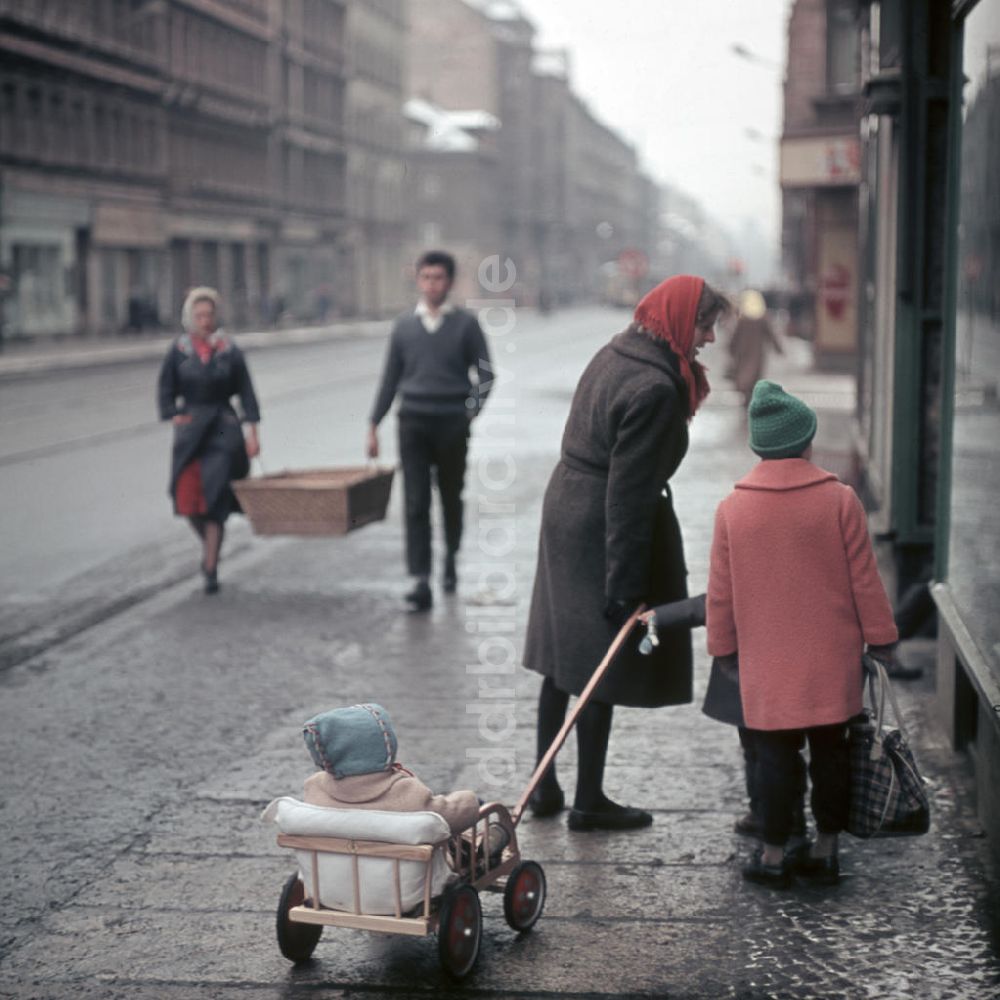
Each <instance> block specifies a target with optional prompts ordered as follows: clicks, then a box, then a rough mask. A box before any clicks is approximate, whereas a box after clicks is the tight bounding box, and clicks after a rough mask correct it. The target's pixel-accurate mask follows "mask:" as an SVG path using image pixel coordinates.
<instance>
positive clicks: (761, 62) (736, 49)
mask: <svg viewBox="0 0 1000 1000" xmlns="http://www.w3.org/2000/svg"><path fill="white" fill-rule="evenodd" d="M729 51H730V52H732V53H733V55H735V56H739V57H740V58H741V59H745V60H746V61H747V62H751V63H756V64H757V65H758V66H765V67H766V68H767V69H770V70H775V71H776V72H779V73H780V72H781V71H782V70H783V69H784V66H782V65H781V63H779V62H775V60H773V59H768V58H767V57H766V56H761V55H758V54H757V53H756V52H754V51H753V49H748V48H747V47H746V46H745V45H744V44H743V43H742V42H733V44H732V45H730V46H729Z"/></svg>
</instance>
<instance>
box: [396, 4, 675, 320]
mask: <svg viewBox="0 0 1000 1000" xmlns="http://www.w3.org/2000/svg"><path fill="white" fill-rule="evenodd" d="M411 28H412V30H411V35H410V93H411V95H412V97H413V98H415V99H416V100H418V101H426V102H428V103H429V104H431V105H433V106H435V107H438V108H440V109H443V110H444V111H448V112H452V113H454V114H457V115H463V114H465V115H469V116H475V115H487V116H490V117H492V118H493V119H495V120H496V122H497V124H498V127H497V129H496V131H495V132H494V133H491V134H490V135H489V136H488V137H484V138H481V139H480V140H478V141H477V143H476V156H477V157H479V160H480V169H481V171H482V173H481V174H480V179H479V181H478V183H476V191H475V192H473V193H470V195H469V196H468V197H467V198H466V199H465V200H464V201H463V202H461V203H458V204H451V205H449V206H447V207H445V205H444V204H443V203H441V204H440V205H439V208H438V212H439V214H438V215H436V216H435V215H433V213H432V214H431V215H428V211H429V210H430V208H431V206H430V204H429V203H428V200H427V198H426V197H422V196H419V195H418V199H417V201H418V206H419V210H418V211H417V214H416V217H415V229H414V234H415V240H416V242H417V243H420V242H423V244H424V245H427V243H428V242H430V241H429V237H437V238H438V239H439V241H440V242H442V243H444V244H446V245H449V246H457V247H460V248H461V250H462V253H463V254H466V255H468V256H469V257H471V258H478V260H482V259H484V258H486V257H488V256H490V255H493V254H498V255H500V256H501V257H502V258H504V257H510V258H511V260H513V262H514V264H515V267H516V272H517V281H516V283H515V285H514V286H513V288H512V289H511V290H510V291H509V292H508V293H505V294H510V295H511V296H512V297H513V298H514V299H515V301H517V302H518V303H519V304H526V305H537V306H541V307H542V308H548V307H550V306H552V305H556V304H558V303H561V302H562V303H565V302H570V301H572V300H574V299H579V298H583V297H594V296H596V295H598V294H599V293H600V290H601V281H602V277H601V268H602V265H604V264H606V263H608V262H611V263H612V264H615V262H617V260H618V258H619V257H620V256H621V254H622V252H623V251H635V252H636V253H637V254H639V255H641V257H642V259H645V260H648V259H649V257H650V256H651V255H652V253H653V251H654V250H655V246H656V242H657V240H658V235H657V231H658V222H659V212H658V209H657V207H656V205H655V186H654V185H653V184H652V182H651V181H650V180H649V179H648V178H646V177H645V176H644V175H643V174H642V173H641V171H640V169H639V166H638V161H637V156H636V152H635V150H634V149H633V148H632V146H630V145H629V144H628V143H626V142H624V141H623V140H622V139H621V137H620V136H618V135H617V134H616V133H615V132H614V131H613V130H612V129H610V128H608V127H607V125H605V124H604V123H602V122H600V121H599V120H598V119H597V118H596V116H594V115H593V114H592V113H591V111H590V110H589V109H588V108H587V107H586V106H585V104H584V103H583V102H582V101H581V100H580V99H579V97H578V96H577V95H576V94H574V92H573V90H572V86H571V81H570V72H569V62H568V59H567V58H566V56H565V54H564V53H558V52H539V51H537V50H536V48H535V44H534V37H535V31H534V28H533V26H532V24H531V22H530V21H529V20H528V18H527V17H526V16H525V15H524V13H523V11H522V10H521V9H520V7H519V6H518V5H516V4H514V3H511V2H509V0H440V2H435V4H434V5H433V10H432V12H431V13H428V14H426V15H424V16H421V17H420V18H419V19H418V18H414V19H413V22H412V25H411ZM456 38H461V44H460V45H456V44H454V39H456ZM467 120H470V121H471V120H473V119H472V118H469V119H467ZM420 135H422V136H423V137H424V138H426V135H427V133H420ZM439 152H440V154H441V155H440V157H439V158H437V159H435V158H434V157H433V156H430V155H429V153H428V150H427V149H423V150H421V151H420V152H419V153H418V154H417V158H416V159H415V160H414V170H415V179H414V184H416V185H417V187H418V190H423V189H424V188H425V187H426V188H428V189H429V190H430V192H432V193H431V195H430V197H431V198H434V197H438V198H439V199H440V198H444V199H448V198H449V196H450V195H451V193H452V191H457V190H460V189H461V188H459V187H454V188H448V189H447V191H446V192H445V193H444V194H443V196H441V195H435V194H433V192H435V191H437V190H438V189H439V188H440V187H441V185H440V184H439V182H438V180H437V179H435V178H436V176H437V175H441V176H444V173H447V174H448V175H449V176H453V175H454V171H455V170H456V169H458V167H459V165H460V164H463V165H464V167H465V168H466V170H467V171H468V172H469V173H470V174H471V173H472V172H473V163H472V160H471V159H470V158H469V157H468V156H466V157H465V158H462V157H461V156H460V155H459V153H458V151H455V150H452V151H448V152H445V151H439ZM467 152H468V151H467ZM427 171H430V173H431V175H432V176H430V177H429V179H423V173H426V172H427ZM443 172H444V173H443ZM454 183H455V184H457V183H458V182H457V180H456V181H454ZM468 183H470V184H472V183H474V182H473V181H472V180H469V182H468Z"/></svg>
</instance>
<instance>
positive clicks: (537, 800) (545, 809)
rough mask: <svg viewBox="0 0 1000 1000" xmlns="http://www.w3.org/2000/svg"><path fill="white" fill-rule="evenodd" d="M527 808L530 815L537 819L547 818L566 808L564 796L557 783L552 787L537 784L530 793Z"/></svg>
mask: <svg viewBox="0 0 1000 1000" xmlns="http://www.w3.org/2000/svg"><path fill="white" fill-rule="evenodd" d="M528 808H529V809H530V810H531V815H532V816H534V817H536V818H537V819H547V818H548V817H549V816H555V815H556V813H561V812H562V811H563V809H565V808H566V796H565V795H564V794H563V790H562V789H561V788H560V787H559V786H558V785H557V786H555V787H554V788H544V787H541V786H539V787H538V788H536V789H535V790H534V791H533V792H532V793H531V798H530V799H528Z"/></svg>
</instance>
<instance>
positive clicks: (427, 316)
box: [415, 299, 455, 333]
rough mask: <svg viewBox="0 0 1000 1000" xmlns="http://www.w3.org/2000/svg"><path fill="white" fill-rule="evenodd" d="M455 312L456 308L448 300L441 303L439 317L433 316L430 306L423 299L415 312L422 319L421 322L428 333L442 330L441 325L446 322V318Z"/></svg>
mask: <svg viewBox="0 0 1000 1000" xmlns="http://www.w3.org/2000/svg"><path fill="white" fill-rule="evenodd" d="M454 311H455V307H454V306H453V305H452V304H451V303H450V302H448V301H447V300H446V301H444V302H442V303H441V306H440V308H439V309H438V311H437V315H436V316H435V315H432V314H431V310H430V306H428V305H427V303H426V302H425V301H424V300H423V299H421V300H420V301H419V302H418V303H417V308H416V310H415V312H416V314H417V315H418V316H419V317H420V322H421V323H423V325H424V329H425V330H426V331H427V332H428V333H437V331H438V330H439V329H441V324H442V323H443V322H444V318H445V316H447V315H448V313H450V312H454Z"/></svg>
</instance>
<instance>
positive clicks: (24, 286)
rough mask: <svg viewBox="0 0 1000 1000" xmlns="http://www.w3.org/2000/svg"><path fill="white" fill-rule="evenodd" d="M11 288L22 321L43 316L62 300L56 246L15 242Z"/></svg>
mask: <svg viewBox="0 0 1000 1000" xmlns="http://www.w3.org/2000/svg"><path fill="white" fill-rule="evenodd" d="M13 249H14V252H13V272H14V273H13V277H14V288H15V289H16V290H17V298H18V306H19V310H20V314H21V318H22V321H24V322H26V323H28V324H30V323H31V320H32V319H37V318H39V317H44V316H46V315H47V314H50V313H52V312H53V311H55V310H56V309H57V308H58V307H59V305H60V304H61V302H62V265H61V260H60V253H59V247H58V246H55V245H53V246H49V245H31V244H15V245H14V248H13Z"/></svg>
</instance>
